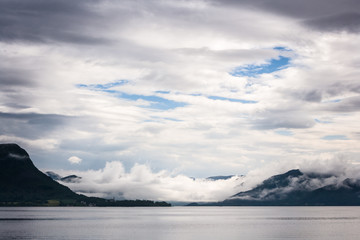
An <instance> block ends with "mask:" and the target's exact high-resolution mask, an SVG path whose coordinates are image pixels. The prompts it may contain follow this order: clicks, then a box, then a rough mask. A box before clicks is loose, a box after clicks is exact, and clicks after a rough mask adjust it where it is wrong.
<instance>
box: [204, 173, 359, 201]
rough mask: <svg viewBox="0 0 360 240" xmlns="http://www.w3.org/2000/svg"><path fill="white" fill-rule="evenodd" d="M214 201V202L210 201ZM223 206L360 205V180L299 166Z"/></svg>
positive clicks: (231, 199) (236, 196)
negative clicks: (340, 179)
mask: <svg viewBox="0 0 360 240" xmlns="http://www.w3.org/2000/svg"><path fill="white" fill-rule="evenodd" d="M210 205H211V204H210ZM214 205H221V206H305V205H309V206H343V205H344V206H353V205H360V180H356V179H345V180H343V181H338V178H336V177H335V176H332V175H324V174H316V173H303V172H301V171H300V170H298V169H295V170H291V171H288V172H286V173H284V174H280V175H276V176H272V177H270V178H269V179H266V180H265V181H263V182H262V183H261V184H259V185H258V186H257V187H255V188H253V189H251V190H249V191H245V192H239V193H237V194H235V195H233V196H231V197H230V198H229V199H226V200H225V201H223V202H219V203H216V204H214Z"/></svg>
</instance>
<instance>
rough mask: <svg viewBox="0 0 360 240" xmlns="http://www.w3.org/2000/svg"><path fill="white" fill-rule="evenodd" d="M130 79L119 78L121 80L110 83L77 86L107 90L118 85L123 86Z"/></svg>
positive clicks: (79, 85)
mask: <svg viewBox="0 0 360 240" xmlns="http://www.w3.org/2000/svg"><path fill="white" fill-rule="evenodd" d="M128 83H129V81H127V80H119V81H115V82H110V83H105V84H89V85H86V84H77V85H76V86H77V87H79V88H89V89H92V90H100V91H101V90H107V89H110V88H113V87H118V86H122V85H125V84H128Z"/></svg>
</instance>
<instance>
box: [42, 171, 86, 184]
mask: <svg viewBox="0 0 360 240" xmlns="http://www.w3.org/2000/svg"><path fill="white" fill-rule="evenodd" d="M45 174H46V175H47V176H49V177H50V178H51V179H53V180H55V181H61V182H66V183H69V182H71V183H76V182H80V180H81V177H79V176H76V175H69V176H66V177H61V176H60V175H59V174H57V173H54V172H52V171H47V172H45Z"/></svg>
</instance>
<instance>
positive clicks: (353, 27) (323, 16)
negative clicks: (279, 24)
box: [212, 0, 360, 32]
mask: <svg viewBox="0 0 360 240" xmlns="http://www.w3.org/2000/svg"><path fill="white" fill-rule="evenodd" d="M212 2H213V3H215V4H217V5H229V6H235V7H248V8H257V9H260V10H262V11H266V12H273V13H276V14H281V15H284V16H289V17H291V18H295V19H299V20H303V23H305V24H306V25H307V26H309V27H311V28H315V29H319V30H322V31H336V30H345V31H350V32H358V31H359V26H360V24H359V23H360V22H359V13H360V4H359V2H358V1H356V0H349V1H346V4H344V3H343V2H339V1H336V0H330V1H329V0H318V1H311V0H305V1H301V2H298V1H283V0H270V1H266V0H252V1H250V0H240V1H237V0H225V1H218V0H213V1H212Z"/></svg>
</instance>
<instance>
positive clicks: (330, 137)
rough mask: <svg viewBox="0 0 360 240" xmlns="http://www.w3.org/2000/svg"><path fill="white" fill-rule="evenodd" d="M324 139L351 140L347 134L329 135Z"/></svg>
mask: <svg viewBox="0 0 360 240" xmlns="http://www.w3.org/2000/svg"><path fill="white" fill-rule="evenodd" d="M321 139H323V140H349V138H348V137H347V136H345V135H327V136H324V137H322V138H321Z"/></svg>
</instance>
